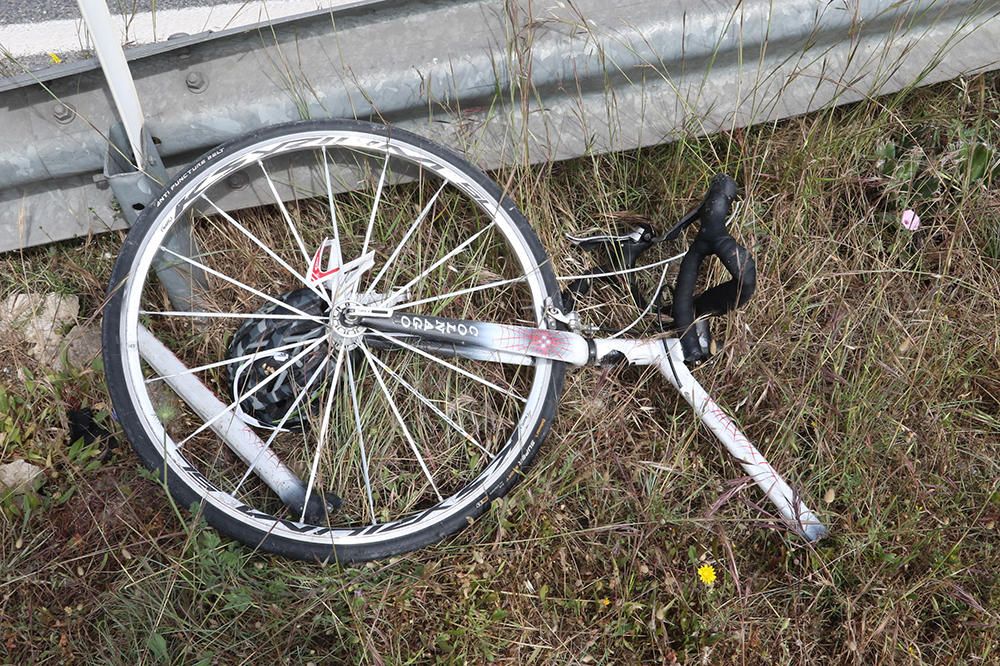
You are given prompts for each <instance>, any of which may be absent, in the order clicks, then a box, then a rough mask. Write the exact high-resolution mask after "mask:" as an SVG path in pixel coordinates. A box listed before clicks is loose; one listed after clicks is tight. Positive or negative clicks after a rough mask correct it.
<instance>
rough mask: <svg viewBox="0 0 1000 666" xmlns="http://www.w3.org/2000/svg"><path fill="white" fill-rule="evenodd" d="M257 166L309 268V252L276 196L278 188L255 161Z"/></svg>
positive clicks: (265, 170) (310, 260) (260, 162)
mask: <svg viewBox="0 0 1000 666" xmlns="http://www.w3.org/2000/svg"><path fill="white" fill-rule="evenodd" d="M257 166H259V167H260V170H261V172H262V173H263V174H264V179H265V180H266V181H267V186H268V187H269V188H270V189H271V194H273V195H274V202H275V203H276V204H278V208H279V209H280V210H281V215H282V217H284V218H285V222H287V223H288V229H289V230H290V231H291V232H292V236H294V237H295V242H296V243H298V245H299V250H301V252H302V259H303V260H304V261H305V262H306V263H305V265H306V266H309V265H310V264H311V263H312V257H310V256H309V252H307V251H306V245H305V243H303V242H302V237H301V236H299V230H298V229H296V228H295V222H294V221H292V216H291V215H290V214H289V212H288V209H287V208H285V202H284V201H282V200H281V197H280V196H278V188H276V187H275V186H274V181H273V180H271V174H269V173H268V172H267V169H265V168H264V162H262V161H261V160H257Z"/></svg>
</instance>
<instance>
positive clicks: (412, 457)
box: [103, 120, 826, 563]
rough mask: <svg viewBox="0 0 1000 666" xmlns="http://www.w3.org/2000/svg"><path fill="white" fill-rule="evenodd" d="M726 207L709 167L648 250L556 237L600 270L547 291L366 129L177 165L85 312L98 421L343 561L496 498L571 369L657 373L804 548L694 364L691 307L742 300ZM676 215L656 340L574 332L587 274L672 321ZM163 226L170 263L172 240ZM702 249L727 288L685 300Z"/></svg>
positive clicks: (493, 189)
mask: <svg viewBox="0 0 1000 666" xmlns="http://www.w3.org/2000/svg"><path fill="white" fill-rule="evenodd" d="M736 197H737V190H736V184H735V183H734V182H733V181H732V180H731V179H729V178H728V177H725V176H717V177H716V178H715V179H713V181H712V184H711V186H710V188H709V191H708V194H707V195H706V197H705V199H704V201H703V202H702V204H701V205H699V206H698V207H697V208H695V209H694V210H693V211H692V212H691V213H689V214H688V215H687V216H685V217H684V218H683V219H682V220H680V222H679V223H678V224H677V225H675V226H674V227H673V228H672V229H671V230H669V231H668V232H667V233H665V234H663V235H659V236H658V235H657V234H656V233H655V231H654V230H653V229H652V228H651V227H649V226H648V225H641V226H639V227H637V228H636V229H634V230H632V231H630V232H628V233H625V234H621V235H615V234H611V235H601V236H591V237H585V238H576V239H574V240H575V242H576V243H577V244H578V245H580V246H582V247H583V248H584V249H586V250H590V251H594V252H598V253H600V254H601V256H602V257H604V263H603V265H602V266H599V267H598V268H597V269H594V270H591V271H590V272H589V273H586V274H584V275H581V276H578V277H576V278H575V279H574V280H572V281H571V284H570V285H569V288H568V289H566V290H564V291H561V290H560V289H559V282H558V281H557V278H556V275H555V273H554V270H553V267H552V263H551V261H550V259H549V257H548V255H547V254H546V252H545V250H544V249H543V247H542V245H541V243H540V241H539V239H538V237H537V236H536V234H535V232H534V231H533V230H532V228H531V227H530V225H529V224H528V222H527V220H526V219H525V218H524V216H523V215H522V214H521V213H520V212H519V211H518V209H517V207H516V206H515V205H514V203H513V202H512V201H511V200H510V198H509V197H508V196H507V195H506V194H505V192H504V190H503V188H501V187H500V186H499V185H497V184H496V183H495V182H493V181H492V180H491V179H490V178H489V177H488V176H486V175H485V174H484V173H483V172H481V171H480V170H479V169H477V168H476V167H474V166H473V165H471V164H470V163H469V162H467V161H466V160H465V159H464V158H462V157H460V156H459V155H457V154H455V153H453V152H451V151H450V150H448V149H445V148H443V147H441V146H438V145H435V144H433V143H432V142H430V141H428V140H426V139H424V138H421V137H419V136H417V135H415V134H412V133H409V132H405V131H402V130H399V129H395V128H391V127H387V126H384V125H377V124H373V123H368V122H363V121H353V120H325V121H303V122H298V123H291V124H286V125H279V126H275V127H271V128H267V129H264V130H260V131H258V132H255V133H253V134H251V135H249V136H246V137H242V138H240V139H237V140H234V141H230V142H228V143H226V144H223V145H222V146H220V147H218V148H216V149H215V150H213V151H211V152H210V153H208V154H207V155H205V156H204V157H202V158H200V159H198V160H196V161H195V162H194V163H193V166H191V167H189V168H187V169H185V170H183V171H182V172H181V173H179V174H178V176H177V177H176V178H174V179H173V181H172V182H170V183H169V184H168V185H167V186H166V187H165V188H164V191H163V194H161V195H160V196H159V197H158V198H157V199H156V200H155V201H154V202H153V205H151V206H150V207H148V208H147V209H146V210H145V211H144V212H143V214H142V216H141V217H140V219H139V221H138V222H137V223H136V224H135V225H134V226H133V228H132V229H131V231H130V232H129V234H128V237H127V239H126V242H125V245H124V247H123V249H122V252H121V254H120V256H119V258H118V260H117V262H116V265H115V268H114V271H113V275H112V278H111V284H110V287H109V301H108V304H107V307H106V310H105V318H104V323H103V336H104V342H105V344H104V363H105V369H106V373H107V382H108V388H109V391H110V394H111V399H112V402H113V406H114V409H115V414H116V417H117V419H118V421H119V422H120V424H121V426H122V428H123V430H124V431H125V434H126V435H127V437H128V439H129V440H130V441H131V442H132V444H133V446H134V448H135V449H136V451H137V453H138V454H139V456H140V458H141V459H142V461H143V462H144V463H145V465H146V466H148V467H149V468H151V469H153V470H154V471H155V472H156V473H157V475H158V476H159V477H160V478H161V479H163V480H164V482H165V483H166V486H167V487H168V489H169V492H170V493H171V494H172V495H173V496H174V497H175V498H176V499H177V501H178V502H179V503H180V504H183V505H185V506H187V505H192V504H196V503H197V504H198V505H199V506H200V511H201V512H202V514H203V515H204V517H205V519H206V520H207V522H208V523H209V524H211V525H212V526H214V527H215V528H216V529H218V530H219V531H221V532H223V533H225V534H227V535H229V536H231V537H234V538H236V539H238V540H240V541H242V542H243V543H245V544H247V545H249V546H251V547H255V548H256V547H259V548H262V549H263V550H266V551H270V552H273V553H277V554H281V555H285V556H290V557H294V558H300V559H306V560H318V561H323V562H327V561H338V562H341V563H347V562H358V561H364V560H370V559H376V558H383V557H387V556H391V555H396V554H399V553H403V552H406V551H410V550H413V549H416V548H419V547H422V546H425V545H429V544H431V543H434V542H437V541H439V540H441V539H442V538H444V537H445V536H447V535H449V534H452V533H454V532H456V531H458V530H459V529H461V528H463V527H466V526H468V525H469V524H471V523H473V522H474V521H475V519H476V518H478V517H479V516H481V515H482V514H483V512H484V511H486V509H487V508H488V506H489V505H490V503H491V502H492V501H493V500H494V499H496V498H498V497H502V496H503V495H505V494H506V493H507V492H508V491H509V490H510V489H511V488H512V487H513V486H514V484H515V483H516V482H517V481H518V480H519V479H520V478H521V477H522V476H523V474H524V469H525V468H526V466H527V465H528V464H529V463H530V462H531V460H532V458H533V457H534V455H535V453H536V452H537V450H538V448H539V446H540V445H541V443H542V441H543V440H544V439H545V437H546V435H547V434H548V433H549V431H550V429H551V426H552V422H553V419H554V417H555V415H556V408H557V403H558V401H559V398H560V393H561V389H562V383H563V377H564V373H565V371H566V367H567V366H568V365H569V366H577V367H580V366H586V365H601V364H603V365H611V364H631V365H654V366H656V367H657V368H658V369H659V371H660V373H661V374H662V375H663V376H664V377H665V378H666V379H667V381H668V382H669V383H670V384H671V385H673V386H674V387H675V388H676V389H677V390H678V392H679V393H680V394H681V395H682V396H683V397H684V398H685V400H687V402H689V403H690V404H691V405H692V406H693V408H694V411H695V414H696V416H697V417H698V418H699V419H700V420H701V421H702V422H703V423H705V425H706V426H707V427H708V428H709V429H710V430H711V431H712V433H713V434H714V435H715V436H716V437H717V438H718V439H719V440H720V441H721V442H722V443H723V444H724V445H725V446H726V448H727V450H728V451H729V452H730V453H731V454H733V455H734V456H735V457H736V458H737V460H738V461H739V463H740V464H741V466H742V467H743V469H744V470H745V471H746V473H747V474H748V475H749V476H750V477H752V478H753V480H754V481H755V482H756V484H757V485H758V486H760V488H761V489H762V490H763V491H764V492H765V494H766V495H767V497H768V498H769V499H770V500H771V501H772V502H773V503H774V505H775V506H776V507H777V508H778V511H779V514H780V516H781V518H782V519H783V520H784V522H785V523H786V525H788V527H789V528H791V529H792V530H794V531H795V532H797V533H798V534H800V535H801V536H802V537H804V538H805V539H807V540H808V541H816V540H818V539H820V538H822V537H823V536H824V535H825V534H826V528H825V527H824V526H823V524H822V523H821V522H820V520H819V519H818V518H817V517H816V515H815V514H814V513H813V512H812V511H811V510H810V509H809V508H808V507H806V506H805V504H804V503H803V502H802V499H801V498H800V497H799V495H798V494H797V493H796V492H795V491H793V490H792V488H791V487H790V486H789V485H788V484H787V483H786V482H785V481H784V479H782V477H781V476H780V475H779V474H778V473H777V472H776V471H775V470H774V469H773V468H772V467H771V466H770V464H769V463H768V462H767V460H766V459H765V458H764V456H763V455H761V453H760V451H759V450H758V449H757V448H756V447H755V446H753V444H751V443H750V441H749V440H748V439H747V438H746V437H745V436H744V435H743V434H742V433H741V432H740V430H739V428H738V427H737V426H736V424H735V423H734V422H733V421H732V419H730V418H729V416H728V415H726V413H725V412H724V411H723V410H722V409H721V408H720V407H719V406H718V405H717V404H716V403H715V402H714V401H712V399H711V398H710V397H709V396H708V394H707V393H706V392H705V391H704V389H703V388H702V387H701V385H700V384H699V383H698V382H697V381H696V380H695V378H694V376H693V375H692V373H691V371H690V369H689V367H688V364H691V365H694V364H697V363H698V362H700V361H702V360H704V359H705V358H706V357H707V356H708V355H709V354H710V336H709V332H708V326H707V317H709V316H711V315H716V314H722V313H724V312H726V311H728V310H730V309H732V308H734V307H738V306H739V305H742V304H743V303H745V302H746V301H747V300H748V299H749V298H750V296H751V294H752V293H753V290H754V287H755V268H754V263H753V260H752V258H751V257H750V255H749V253H748V252H747V250H746V249H745V248H743V247H742V246H740V245H739V244H738V243H737V242H736V241H735V240H734V239H733V238H732V237H731V236H730V235H729V233H728V231H727V229H726V219H727V218H728V217H729V215H730V209H731V206H732V205H733V202H734V201H735V199H736ZM247 201H250V202H251V203H252V202H254V201H256V206H251V207H247V205H246V204H247ZM265 207H267V208H270V209H275V213H276V217H277V219H274V217H273V216H271V215H270V214H268V213H266V212H265V210H264V208H265ZM695 221H700V228H699V231H698V233H697V235H696V237H695V239H694V241H693V243H692V244H691V249H690V250H689V251H688V252H687V253H686V254H685V255H683V259H682V260H681V266H680V269H679V274H678V279H677V282H676V287H675V290H674V298H673V304H672V308H670V311H671V314H672V315H673V320H674V321H673V326H672V328H673V330H675V331H676V335H675V336H669V337H664V336H663V335H655V336H651V337H641V338H625V337H622V333H623V331H626V332H627V330H628V328H626V329H623V331H619V332H618V334H616V335H612V336H610V337H593V333H594V332H595V331H594V330H593V329H590V328H587V327H586V326H584V324H583V323H582V322H581V317H580V315H579V314H578V313H577V312H576V311H574V309H573V303H574V302H575V301H577V300H578V299H580V298H581V297H583V296H584V295H586V294H587V293H588V292H589V291H590V290H591V289H592V287H593V286H594V285H595V284H598V283H599V282H600V281H601V280H604V279H608V278H613V277H615V276H622V275H624V276H628V277H629V284H630V291H631V295H632V298H633V301H634V302H635V303H636V305H638V306H639V308H640V312H641V314H640V318H642V317H643V316H645V315H647V314H650V313H652V312H654V311H655V312H656V313H659V314H660V315H662V314H663V313H664V312H666V311H667V310H668V308H667V306H666V305H665V303H664V299H663V297H662V294H663V289H662V288H663V284H664V277H665V275H666V267H667V265H668V264H669V263H671V262H672V261H673V260H676V259H677V257H673V258H670V259H667V260H664V261H661V262H656V263H655V264H653V265H647V266H638V265H637V262H638V259H639V258H640V257H641V256H642V255H643V254H644V253H645V252H646V251H647V250H649V249H650V248H651V247H653V246H655V245H656V244H657V243H659V242H661V241H665V240H673V239H675V238H677V237H678V236H679V235H680V233H681V232H682V230H683V229H684V228H685V227H687V226H688V225H690V224H692V223H694V222H695ZM181 233H183V234H189V237H188V238H187V239H186V240H187V241H189V246H190V247H192V248H195V251H193V252H192V253H191V254H190V255H187V254H185V253H183V252H178V251H176V247H177V245H176V244H175V243H173V242H172V239H174V238H175V237H176V236H177V235H178V234H181ZM709 256H717V257H719V258H720V259H721V261H722V263H723V265H724V266H725V267H726V269H727V270H728V271H729V273H730V275H731V279H730V280H729V281H728V282H725V283H723V284H722V285H718V286H716V287H713V288H711V289H709V290H707V291H705V292H704V293H703V294H701V295H700V296H699V297H698V298H695V297H694V290H695V287H696V282H697V278H698V273H699V268H700V266H701V264H702V262H703V260H704V259H705V258H706V257H709ZM164 264H170V265H172V266H174V267H176V268H179V269H183V270H186V271H188V275H189V280H190V285H191V290H192V291H191V293H192V294H193V297H192V302H193V303H194V305H192V306H191V307H190V309H187V310H178V309H171V308H172V306H170V305H167V302H166V300H165V296H164V294H163V292H162V290H161V289H160V286H159V284H158V280H157V278H156V272H155V267H156V266H162V265H164ZM651 266H654V267H659V266H663V267H664V269H663V272H662V273H661V277H660V282H659V284H658V285H657V287H656V290H655V293H654V294H653V296H652V297H651V298H644V297H643V296H642V295H641V294H640V293H639V290H638V288H637V287H636V283H635V282H634V281H633V280H632V279H631V276H634V275H635V274H636V273H637V272H639V271H641V270H643V269H646V268H650V267H651ZM636 321H639V320H638V319H637V320H636ZM629 328H631V326H630V327H629ZM429 394H430V395H429ZM365 398H367V399H365Z"/></svg>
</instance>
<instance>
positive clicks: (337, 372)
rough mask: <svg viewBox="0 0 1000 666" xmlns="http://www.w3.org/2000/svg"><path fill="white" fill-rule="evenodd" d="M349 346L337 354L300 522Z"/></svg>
mask: <svg viewBox="0 0 1000 666" xmlns="http://www.w3.org/2000/svg"><path fill="white" fill-rule="evenodd" d="M346 353H347V347H345V346H343V345H341V347H340V353H339V354H337V363H336V366H335V367H334V369H333V381H332V382H331V383H330V389H329V391H330V393H329V395H327V397H326V407H325V408H324V409H323V424H322V425H321V426H320V429H319V441H318V442H316V455H315V456H313V462H312V468H311V469H310V470H309V481H308V482H307V483H306V498H305V500H303V502H302V516H301V517H300V518H299V522H300V523H304V522H305V521H306V508H307V507H308V506H309V497H310V496H311V495H312V489H313V484H315V483H316V471H317V470H318V469H319V459H320V456H321V455H322V454H323V445H324V444H326V436H327V433H328V431H329V429H330V412H331V411H332V410H333V398H334V396H336V395H337V382H339V381H340V369H341V367H342V366H343V364H344V354H346Z"/></svg>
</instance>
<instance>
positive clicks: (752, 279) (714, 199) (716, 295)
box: [665, 174, 757, 362]
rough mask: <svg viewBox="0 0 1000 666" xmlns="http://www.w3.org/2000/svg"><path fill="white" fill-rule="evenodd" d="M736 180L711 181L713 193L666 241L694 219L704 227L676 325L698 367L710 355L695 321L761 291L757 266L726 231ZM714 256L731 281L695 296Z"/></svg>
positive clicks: (682, 282) (688, 261)
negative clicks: (708, 260)
mask: <svg viewBox="0 0 1000 666" xmlns="http://www.w3.org/2000/svg"><path fill="white" fill-rule="evenodd" d="M737 193H738V188H737V185H736V181H734V180H733V179H732V178H730V177H729V176H727V175H725V174H717V175H716V176H715V177H714V178H712V182H711V184H710V185H709V188H708V193H707V194H706V195H705V199H704V200H703V201H702V203H701V205H699V206H698V207H697V208H696V209H694V210H693V211H691V212H690V213H688V214H687V215H685V216H684V218H683V219H682V220H681V221H680V222H678V223H677V225H675V226H674V228H673V229H671V230H670V231H669V232H667V234H666V235H665V238H673V237H675V236H676V235H677V234H679V233H680V231H681V230H682V229H683V228H684V227H686V226H687V225H689V224H691V223H692V222H693V221H694V220H695V219H698V220H699V221H700V222H701V225H700V228H699V229H698V234H697V236H695V239H694V241H693V242H692V243H691V246H690V247H689V248H688V251H687V254H686V255H684V259H683V260H682V261H681V266H680V270H679V272H678V274H677V281H676V283H675V286H674V303H673V318H674V326H675V327H676V328H677V330H678V331H679V332H680V334H681V338H680V340H681V348H682V349H683V351H684V360H685V361H687V362H698V361H702V360H704V359H705V358H706V357H707V356H708V350H705V349H702V347H701V345H700V344H699V341H698V334H697V332H696V330H695V326H694V323H695V320H696V319H697V318H699V317H702V316H705V315H712V316H715V315H722V314H725V313H727V312H729V311H730V310H732V309H734V308H738V307H740V306H742V305H743V304H745V303H746V302H747V301H748V300H750V297H751V296H753V292H754V289H756V287H757V267H756V264H755V263H754V260H753V257H751V256H750V253H749V252H748V251H747V249H746V248H745V247H743V246H742V245H740V244H739V243H737V242H736V241H735V240H734V239H733V237H732V236H731V235H730V234H729V231H728V230H727V229H726V219H727V218H728V217H729V212H730V209H731V208H732V204H733V202H734V201H735V200H736V196H737ZM711 255H715V256H716V257H718V258H719V261H721V262H722V265H723V266H725V268H726V270H727V271H728V272H729V275H730V276H732V277H731V279H730V280H728V281H727V282H723V283H722V284H717V285H715V286H714V287H711V288H710V289H706V290H705V291H704V292H702V293H701V294H700V295H699V296H698V297H697V298H695V297H694V289H695V285H696V283H697V282H698V272H699V270H700V269H701V264H702V262H703V261H704V260H705V259H706V258H707V257H709V256H711Z"/></svg>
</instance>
